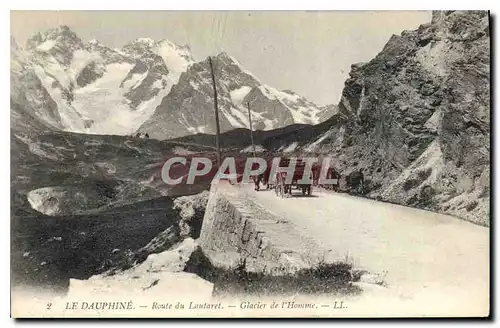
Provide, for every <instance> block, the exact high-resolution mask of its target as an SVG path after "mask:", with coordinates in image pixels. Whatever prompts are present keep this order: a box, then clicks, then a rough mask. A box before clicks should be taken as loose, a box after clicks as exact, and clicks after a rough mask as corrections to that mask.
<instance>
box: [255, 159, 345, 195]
mask: <svg viewBox="0 0 500 328" xmlns="http://www.w3.org/2000/svg"><path fill="white" fill-rule="evenodd" d="M272 165H273V163H272V159H271V160H268V163H267V168H266V171H265V172H264V173H262V174H261V175H259V176H258V177H255V179H254V181H255V189H256V190H260V183H261V182H262V183H263V184H264V185H266V187H267V189H273V188H274V190H275V193H276V195H278V196H280V197H284V196H285V195H291V194H292V189H293V187H295V188H296V189H300V190H301V191H302V195H311V192H312V187H313V186H316V187H323V188H325V189H331V190H334V191H337V190H338V186H339V183H340V174H339V173H338V172H336V171H335V170H334V169H333V168H329V169H328V171H327V175H326V178H327V179H333V180H332V181H333V184H320V182H321V181H320V179H319V178H320V173H321V165H319V164H315V165H313V166H312V167H311V170H310V171H309V172H307V171H306V162H304V161H303V160H301V159H296V160H295V166H294V171H293V176H292V178H291V179H288V180H287V177H288V173H287V172H284V171H281V172H280V171H277V172H276V173H275V174H274V176H271V172H272ZM289 165H290V158H284V157H283V158H281V159H280V162H279V167H282V168H285V167H288V166H289ZM308 175H309V178H308ZM301 180H303V181H301ZM307 180H308V181H307Z"/></svg>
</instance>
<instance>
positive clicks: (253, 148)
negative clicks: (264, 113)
mask: <svg viewBox="0 0 500 328" xmlns="http://www.w3.org/2000/svg"><path fill="white" fill-rule="evenodd" d="M247 107H248V121H249V122H250V138H251V139H252V150H253V157H255V143H254V142H253V128H252V114H251V113H250V102H247Z"/></svg>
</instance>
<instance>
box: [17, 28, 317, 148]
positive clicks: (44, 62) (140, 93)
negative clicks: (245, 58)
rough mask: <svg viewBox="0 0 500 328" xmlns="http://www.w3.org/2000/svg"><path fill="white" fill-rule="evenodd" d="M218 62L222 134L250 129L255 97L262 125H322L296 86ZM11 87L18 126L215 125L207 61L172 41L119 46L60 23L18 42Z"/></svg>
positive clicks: (176, 129) (225, 58)
mask: <svg viewBox="0 0 500 328" xmlns="http://www.w3.org/2000/svg"><path fill="white" fill-rule="evenodd" d="M214 66H215V70H216V71H215V74H216V76H217V83H218V87H219V89H220V90H219V94H220V99H219V102H220V103H221V111H222V114H221V117H222V119H221V120H222V123H221V128H222V130H223V131H227V130H231V129H234V128H239V127H248V126H249V124H248V115H247V108H246V104H247V103H248V102H250V103H251V106H252V114H253V116H254V118H253V119H254V122H255V124H254V128H256V129H273V128H278V127H283V126H286V125H289V124H292V123H307V124H310V123H317V122H318V120H319V118H320V117H321V114H323V113H324V111H323V110H322V109H321V108H320V107H319V106H317V105H315V104H313V103H312V102H310V101H308V100H306V99H304V98H303V97H300V96H299V95H297V94H295V93H293V92H291V91H286V92H285V91H278V90H275V89H274V88H271V87H269V86H267V85H264V84H262V83H261V82H260V81H259V80H258V79H257V78H255V77H254V76H253V75H252V74H251V73H250V72H248V71H246V70H245V69H244V68H243V67H242V66H241V65H240V64H239V63H238V62H237V61H236V60H235V59H234V58H232V57H230V56H229V55H227V54H225V53H221V54H219V55H218V56H216V57H214ZM11 84H12V88H11V102H12V106H11V107H13V112H15V114H14V116H13V119H12V121H13V123H15V124H13V126H14V128H16V127H17V126H18V125H19V124H21V123H22V122H21V120H19V119H17V118H19V117H21V116H22V115H25V112H28V113H29V114H30V115H31V116H33V117H34V118H35V119H36V120H37V121H40V122H41V124H42V125H49V126H50V127H52V128H54V129H58V130H64V131H69V132H78V133H92V134H118V135H125V134H131V133H134V132H136V131H137V130H138V129H139V131H141V132H149V135H151V136H152V137H154V138H158V139H166V138H170V137H180V136H184V135H189V134H191V133H196V132H205V131H208V132H210V131H212V130H213V128H212V126H213V125H214V124H213V122H214V119H213V117H212V116H213V112H214V111H213V90H212V82H211V78H210V71H209V67H208V61H207V60H205V61H202V62H195V60H194V58H193V56H192V54H191V51H190V49H189V47H188V46H179V45H176V44H174V43H172V42H170V41H168V40H159V41H155V40H152V39H149V38H138V39H136V40H134V41H132V42H130V43H128V44H126V45H125V46H123V47H122V48H121V49H112V48H109V47H106V46H105V45H103V44H101V43H100V42H99V41H97V40H91V41H89V42H87V43H84V42H83V41H82V40H81V39H80V38H79V37H78V35H77V34H76V33H74V32H73V31H72V30H71V29H70V28H69V27H68V26H60V27H58V28H54V29H50V30H47V31H45V32H44V33H37V34H35V35H34V36H33V37H32V38H30V39H29V40H28V41H27V43H26V46H25V47H24V48H22V47H19V46H18V45H17V44H16V43H15V41H12V44H11ZM174 86H175V88H173V87H174ZM171 90H172V92H170V91H171ZM16 108H21V109H22V110H23V112H22V113H20V112H17V109H16ZM21 114H22V115H21ZM179 122H180V123H181V124H179Z"/></svg>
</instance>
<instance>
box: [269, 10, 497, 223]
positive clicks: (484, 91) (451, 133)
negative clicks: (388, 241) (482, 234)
mask: <svg viewBox="0 0 500 328" xmlns="http://www.w3.org/2000/svg"><path fill="white" fill-rule="evenodd" d="M489 53H490V39H489V17H488V13H487V12H481V11H467V12H460V11H455V12H454V11H451V12H434V13H433V17H432V21H431V23H429V24H425V25H421V26H420V27H419V28H418V29H417V30H415V31H404V32H403V33H402V34H401V36H396V35H394V36H392V37H391V39H390V40H389V41H388V43H387V44H386V45H385V47H384V49H383V50H382V51H381V52H380V53H379V54H378V55H377V56H376V57H375V58H374V59H373V60H371V61H370V62H368V63H361V64H355V65H352V69H351V72H350V78H349V79H348V80H347V81H346V83H345V87H344V90H343V93H342V98H341V101H340V103H339V105H338V110H339V112H338V114H336V115H334V117H332V119H330V120H329V121H327V122H325V123H323V124H320V125H319V126H317V127H315V128H313V129H312V131H309V130H311V129H304V131H297V132H296V133H293V134H288V135H286V136H285V135H284V136H282V138H281V140H279V141H272V140H271V141H269V142H267V143H266V142H264V143H263V145H264V147H266V144H267V147H268V148H274V149H278V148H279V147H286V146H287V145H288V146H289V145H291V144H293V143H297V145H298V146H299V147H300V150H301V151H313V152H322V153H328V154H330V155H332V156H333V158H334V161H335V165H336V167H338V168H339V169H340V170H341V171H342V172H343V174H344V175H346V174H348V173H349V172H352V171H353V170H357V169H360V168H363V169H364V173H365V176H366V177H367V178H368V180H369V181H368V183H367V192H368V196H369V197H376V198H379V199H382V200H386V201H390V202H395V203H400V204H405V205H410V206H415V207H419V208H424V209H430V210H434V211H439V212H444V213H447V214H453V215H456V216H458V217H461V218H464V219H467V220H470V221H474V222H477V223H481V224H489V202H490V198H489V180H490V96H489V93H490V66H489V65H490V56H489ZM325 124H329V128H328V129H327V130H326V131H325ZM304 134H306V135H308V137H304ZM297 150H298V149H297Z"/></svg>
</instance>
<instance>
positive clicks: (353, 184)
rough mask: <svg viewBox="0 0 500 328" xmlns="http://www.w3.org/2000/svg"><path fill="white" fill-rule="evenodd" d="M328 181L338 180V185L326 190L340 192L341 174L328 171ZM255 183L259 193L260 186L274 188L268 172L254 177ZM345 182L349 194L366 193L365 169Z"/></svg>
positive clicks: (350, 176) (330, 186)
mask: <svg viewBox="0 0 500 328" xmlns="http://www.w3.org/2000/svg"><path fill="white" fill-rule="evenodd" d="M326 178H327V179H337V182H336V183H333V184H330V185H323V186H322V187H325V188H326V189H332V190H334V191H338V190H339V187H340V179H341V175H340V173H339V172H337V171H336V170H335V169H334V168H333V167H330V168H329V169H328V171H327V174H326ZM254 182H255V190H256V191H259V190H260V184H261V183H262V184H264V185H267V186H268V188H269V187H272V185H271V186H270V185H269V184H271V181H270V177H269V172H268V171H266V172H264V173H262V174H260V175H258V176H256V177H254ZM345 182H346V184H345V185H346V189H347V191H348V192H351V193H356V194H361V193H363V192H364V188H365V177H364V174H363V169H362V168H361V169H359V170H356V171H353V172H351V173H349V174H348V175H347V176H346V177H345Z"/></svg>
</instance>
